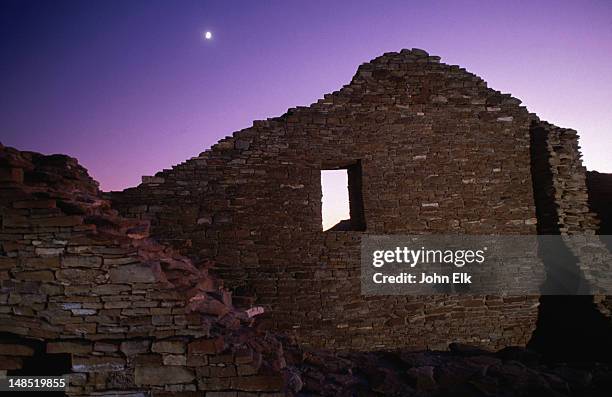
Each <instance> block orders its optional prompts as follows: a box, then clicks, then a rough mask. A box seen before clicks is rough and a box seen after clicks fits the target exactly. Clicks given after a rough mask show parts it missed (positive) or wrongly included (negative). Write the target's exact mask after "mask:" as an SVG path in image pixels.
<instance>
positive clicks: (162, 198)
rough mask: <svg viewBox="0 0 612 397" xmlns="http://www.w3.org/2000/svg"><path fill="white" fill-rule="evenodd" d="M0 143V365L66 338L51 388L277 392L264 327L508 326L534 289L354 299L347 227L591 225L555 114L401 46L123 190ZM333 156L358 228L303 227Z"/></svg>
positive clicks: (479, 330) (274, 359) (398, 340)
mask: <svg viewBox="0 0 612 397" xmlns="http://www.w3.org/2000/svg"><path fill="white" fill-rule="evenodd" d="M0 153H1V156H0V205H1V207H0V209H1V213H0V216H1V222H2V223H1V231H0V243H1V244H2V248H1V250H0V282H1V286H2V288H1V290H0V303H1V305H0V333H1V334H0V371H9V373H11V372H10V371H20V370H25V369H27V367H28V365H30V364H31V361H32V358H36V359H37V360H46V359H52V358H53V357H56V358H57V357H60V356H61V355H67V357H68V362H69V366H70V369H69V370H68V371H67V372H70V388H69V390H68V394H70V395H94V394H98V395H105V394H106V395H115V394H121V395H123V394H125V395H142V394H146V393H149V392H152V393H153V395H165V394H172V395H186V396H190V395H202V393H203V392H205V393H206V394H205V395H207V396H245V397H246V396H255V395H280V394H285V393H288V392H289V391H290V390H299V388H300V387H301V386H299V383H300V381H299V377H297V378H296V376H294V375H295V374H294V373H292V371H293V370H292V369H291V368H290V366H287V361H291V360H289V359H288V357H287V351H286V350H287V346H289V345H291V346H294V345H293V344H292V343H290V344H287V343H285V342H283V341H284V340H285V339H284V338H285V337H284V336H280V335H279V333H280V332H282V333H286V334H288V335H289V336H290V337H292V338H293V337H295V340H297V342H298V343H299V346H301V347H303V348H309V347H317V348H318V347H324V348H329V349H332V350H359V351H370V350H386V349H395V348H404V349H406V348H407V349H425V348H428V349H446V348H447V347H448V345H449V343H451V342H461V343H470V344H474V345H483V346H486V347H487V348H489V349H497V348H503V347H506V346H510V345H525V344H526V342H527V341H528V340H529V338H530V337H531V335H532V332H533V330H534V328H535V325H536V320H537V316H538V298H539V297H538V296H518V297H499V296H474V295H472V296H467V295H461V296H458V295H436V296H419V297H386V296H383V297H364V296H361V294H360V283H359V267H360V264H359V248H360V240H361V238H362V236H364V235H366V234H430V233H431V234H460V233H466V234H535V233H538V232H539V233H555V234H577V233H595V232H596V231H597V228H598V221H597V219H596V217H595V215H594V214H593V213H592V212H591V210H590V209H589V205H591V209H594V208H595V207H594V205H593V204H592V203H591V202H589V201H588V200H587V199H588V198H589V197H588V196H587V186H586V183H585V178H586V177H585V170H584V167H582V164H581V160H580V153H579V148H578V145H577V135H576V133H575V132H574V131H572V130H566V129H560V128H558V127H555V126H552V125H550V124H548V123H545V122H543V121H540V120H539V119H538V118H537V117H536V116H535V115H533V114H530V113H528V111H527V110H526V109H525V108H524V107H522V106H520V101H519V100H518V99H516V98H513V97H511V96H510V95H507V94H501V93H499V92H497V91H494V90H492V89H489V88H487V85H486V83H485V82H484V81H483V80H482V79H481V78H479V77H478V76H475V75H473V74H471V73H468V72H466V71H465V70H464V69H462V68H460V67H458V66H452V65H445V64H442V63H440V59H439V58H438V57H435V56H430V55H428V54H427V53H426V52H424V51H422V50H417V49H413V50H402V51H401V52H399V53H388V54H384V55H383V56H381V57H379V58H376V59H374V60H372V61H371V62H369V63H366V64H363V65H361V66H360V67H359V69H358V71H357V74H356V75H355V76H354V78H353V80H352V81H351V82H350V84H348V85H346V86H344V87H343V88H342V89H341V90H339V91H337V92H334V93H332V94H328V95H325V96H324V98H323V99H321V100H319V101H318V102H317V103H314V104H312V105H311V106H309V107H299V108H294V109H290V110H289V111H288V112H287V113H286V114H284V115H283V116H281V117H278V118H274V119H269V120H265V121H256V122H255V123H254V125H253V127H251V128H247V129H245V130H242V131H238V132H236V133H234V135H233V136H231V137H227V138H226V139H224V140H221V141H220V142H219V143H217V144H216V145H214V146H213V147H212V148H211V149H210V150H208V151H206V152H203V153H201V154H200V155H199V156H198V157H195V158H192V159H190V160H188V161H186V162H184V163H182V164H179V165H177V166H175V167H173V168H172V169H169V170H164V171H162V172H159V173H158V174H156V175H155V176H151V177H143V183H142V184H141V185H139V186H138V187H135V188H131V189H127V190H125V191H123V192H112V193H108V194H101V193H100V192H99V190H98V187H97V183H96V182H95V181H93V180H92V179H91V178H90V177H89V176H88V174H87V172H86V170H85V169H83V168H82V167H81V166H79V165H78V163H77V162H76V160H74V159H71V158H69V157H66V156H61V155H54V156H43V155H40V154H36V153H31V152H19V151H17V150H15V149H11V148H5V147H1V146H0ZM349 167H356V168H352V169H353V170H357V171H358V172H359V178H358V179H359V182H360V190H361V191H360V193H361V194H360V196H361V197H360V203H359V205H358V206H357V207H360V206H361V208H357V210H359V211H361V215H362V218H360V219H359V220H358V221H359V222H353V223H352V224H351V226H354V225H355V224H357V223H358V224H359V226H360V227H359V228H358V229H363V230H344V231H326V232H324V231H322V226H321V223H322V222H321V221H322V219H321V181H320V177H321V170H326V169H337V168H349ZM591 180H592V178H591V177H589V187H590V186H591V183H590V181H591ZM352 188H355V186H352ZM602 189H603V190H602ZM599 191H605V189H604V188H601V189H600V190H599ZM534 193H535V195H534ZM549 203H551V205H549ZM352 205H354V203H352ZM595 212H597V210H595ZM597 213H598V214H600V213H599V212H597ZM600 216H601V215H600ZM149 226H151V228H149ZM213 275H214V277H213ZM230 291H231V293H230ZM598 299H599V300H600V302H602V303H601V304H600V308H601V309H602V310H604V308H605V307H608V306H609V304H608V303H607V302H609V300H606V299H605V297H599V298H598ZM254 304H257V305H262V306H263V307H264V308H265V309H266V310H265V314H264V315H262V316H259V317H257V319H256V320H254V319H252V318H250V317H249V315H248V314H247V312H246V311H245V309H248V308H251V307H252V306H253V305H254ZM606 305H608V306H606ZM269 330H272V331H275V332H274V333H270V332H268V331H269ZM291 340H292V339H291ZM28 357H30V358H28ZM62 357H63V356H62ZM309 357H310V359H311V360H314V361H317V360H319V361H322V359H321V358H317V357H318V356H316V355H314V356H309ZM323 361H324V360H323ZM319 375H320V374H318V373H316V376H319ZM296 379H297V380H296Z"/></svg>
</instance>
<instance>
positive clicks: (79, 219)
mask: <svg viewBox="0 0 612 397" xmlns="http://www.w3.org/2000/svg"><path fill="white" fill-rule="evenodd" d="M0 210H1V212H0V222H1V231H0V247H1V249H0V285H1V288H0V375H3V374H4V375H6V374H7V371H8V375H16V374H22V375H26V374H27V375H46V376H49V375H64V374H69V375H68V377H69V384H70V386H69V387H68V389H67V394H68V395H71V396H80V395H88V396H90V395H100V396H103V395H108V396H111V395H112V396H118V395H121V396H131V397H137V396H145V395H151V394H149V393H151V392H152V395H153V396H164V395H175V396H179V395H182V396H196V395H198V396H202V395H204V393H203V392H204V391H206V393H207V394H206V395H207V396H217V397H222V396H237V395H238V394H236V393H240V394H239V395H240V396H244V397H248V396H279V395H285V394H284V393H282V391H283V389H284V387H285V383H286V382H285V377H284V375H283V371H285V370H284V368H285V359H284V353H283V348H282V346H281V344H280V342H279V341H278V340H277V339H276V338H275V337H273V336H271V335H265V334H262V333H259V332H257V331H256V330H255V329H254V328H252V327H250V325H251V323H252V319H250V318H249V316H248V315H247V314H246V313H245V312H243V311H240V310H236V309H235V308H234V307H233V306H232V302H231V296H230V295H229V294H228V293H227V291H225V290H224V289H222V288H221V286H220V285H219V283H218V282H217V281H216V280H215V279H214V278H212V277H211V276H210V275H209V274H208V267H207V265H208V264H207V263H194V262H192V261H190V260H189V259H187V258H186V257H184V256H182V255H180V254H179V253H178V252H176V251H175V250H173V249H171V248H169V247H167V246H163V245H160V244H158V243H157V242H155V241H153V240H151V239H150V238H148V225H147V224H146V222H141V221H139V220H134V219H131V220H130V219H126V218H122V217H120V216H118V214H117V213H116V211H114V210H111V208H110V205H109V203H108V201H106V200H102V199H101V198H100V197H99V192H98V188H97V183H95V182H94V181H93V180H92V179H91V178H89V176H88V175H87V172H86V170H85V169H83V168H82V167H80V166H79V165H78V163H77V162H76V160H74V159H71V158H69V157H66V156H60V155H54V156H42V155H39V154H36V153H30V152H19V151H17V150H14V149H10V148H5V147H2V146H1V145H0ZM37 370H38V372H36V371H37ZM217 390H223V392H216V391H217Z"/></svg>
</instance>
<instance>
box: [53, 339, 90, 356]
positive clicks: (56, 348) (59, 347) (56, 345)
mask: <svg viewBox="0 0 612 397" xmlns="http://www.w3.org/2000/svg"><path fill="white" fill-rule="evenodd" d="M91 351H92V344H91V342H89V341H57V342H49V343H47V353H75V354H79V353H89V352H91Z"/></svg>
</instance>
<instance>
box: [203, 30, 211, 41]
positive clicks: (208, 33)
mask: <svg viewBox="0 0 612 397" xmlns="http://www.w3.org/2000/svg"><path fill="white" fill-rule="evenodd" d="M204 38H205V39H206V40H210V39H212V32H210V31H206V32H205V33H204Z"/></svg>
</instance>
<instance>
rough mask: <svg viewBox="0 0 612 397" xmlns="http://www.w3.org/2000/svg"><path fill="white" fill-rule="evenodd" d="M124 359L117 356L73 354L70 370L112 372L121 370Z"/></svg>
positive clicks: (123, 366)
mask: <svg viewBox="0 0 612 397" xmlns="http://www.w3.org/2000/svg"><path fill="white" fill-rule="evenodd" d="M124 368H125V360H124V359H122V358H119V357H89V356H74V357H73V358H72V370H73V371H74V372H112V371H122V370H123V369H124Z"/></svg>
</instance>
